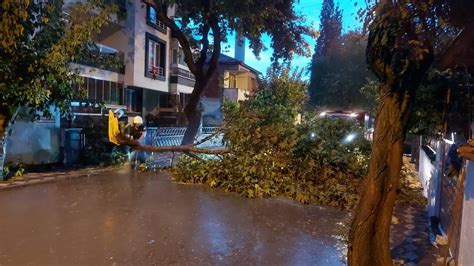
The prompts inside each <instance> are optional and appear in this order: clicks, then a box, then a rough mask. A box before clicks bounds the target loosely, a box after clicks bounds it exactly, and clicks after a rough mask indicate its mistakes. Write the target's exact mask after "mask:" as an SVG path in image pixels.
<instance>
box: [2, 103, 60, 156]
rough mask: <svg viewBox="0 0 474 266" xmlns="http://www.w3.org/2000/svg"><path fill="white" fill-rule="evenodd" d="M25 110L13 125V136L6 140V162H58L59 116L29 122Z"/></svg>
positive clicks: (55, 114) (57, 114)
mask: <svg viewBox="0 0 474 266" xmlns="http://www.w3.org/2000/svg"><path fill="white" fill-rule="evenodd" d="M30 119H31V118H30V116H29V115H28V114H27V111H26V109H24V110H22V112H21V113H20V114H19V116H18V118H17V120H16V122H15V124H13V127H12V129H13V131H12V132H13V134H12V135H11V136H9V137H8V139H7V155H6V162H7V163H14V162H21V163H25V164H47V163H57V162H59V161H60V151H59V147H60V128H59V125H60V122H59V121H60V116H59V113H58V112H56V113H54V115H53V117H52V118H51V119H42V120H39V121H37V122H31V120H30Z"/></svg>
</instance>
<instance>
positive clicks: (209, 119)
mask: <svg viewBox="0 0 474 266" xmlns="http://www.w3.org/2000/svg"><path fill="white" fill-rule="evenodd" d="M201 104H202V107H203V109H204V111H203V112H202V117H203V118H202V119H203V126H215V125H220V124H222V120H223V116H222V111H221V106H222V100H221V98H211V97H202V98H201Z"/></svg>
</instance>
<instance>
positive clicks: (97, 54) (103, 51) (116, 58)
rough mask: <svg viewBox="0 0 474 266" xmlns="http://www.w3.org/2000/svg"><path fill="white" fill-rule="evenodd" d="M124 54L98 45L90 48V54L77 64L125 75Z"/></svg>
mask: <svg viewBox="0 0 474 266" xmlns="http://www.w3.org/2000/svg"><path fill="white" fill-rule="evenodd" d="M123 62H124V54H123V53H121V52H119V51H118V50H116V49H114V48H111V47H107V46H105V45H101V44H96V45H94V46H91V47H89V50H88V52H87V53H86V54H85V55H84V56H83V57H82V58H80V59H79V60H77V62H76V63H78V64H81V65H86V66H90V67H95V68H99V69H103V70H108V71H112V72H116V73H120V74H125V66H124V65H123Z"/></svg>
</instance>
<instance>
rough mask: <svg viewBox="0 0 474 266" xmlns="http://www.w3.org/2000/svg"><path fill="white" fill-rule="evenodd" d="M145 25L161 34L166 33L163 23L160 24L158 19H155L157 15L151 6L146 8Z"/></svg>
mask: <svg viewBox="0 0 474 266" xmlns="http://www.w3.org/2000/svg"><path fill="white" fill-rule="evenodd" d="M146 21H147V24H148V25H150V26H152V27H153V28H155V29H157V30H159V31H161V32H163V33H166V32H167V30H166V26H165V24H164V23H163V22H161V21H160V20H159V19H158V18H157V15H156V10H155V8H154V7H153V6H150V5H149V6H148V7H147V19H146Z"/></svg>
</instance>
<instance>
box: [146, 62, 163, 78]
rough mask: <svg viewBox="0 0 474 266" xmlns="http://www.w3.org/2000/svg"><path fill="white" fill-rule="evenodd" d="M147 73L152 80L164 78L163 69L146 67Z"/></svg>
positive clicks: (153, 66) (151, 66)
mask: <svg viewBox="0 0 474 266" xmlns="http://www.w3.org/2000/svg"><path fill="white" fill-rule="evenodd" d="M148 72H149V75H150V77H151V78H152V79H157V77H161V78H164V77H165V69H164V68H162V67H159V66H155V65H152V64H150V65H148Z"/></svg>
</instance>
